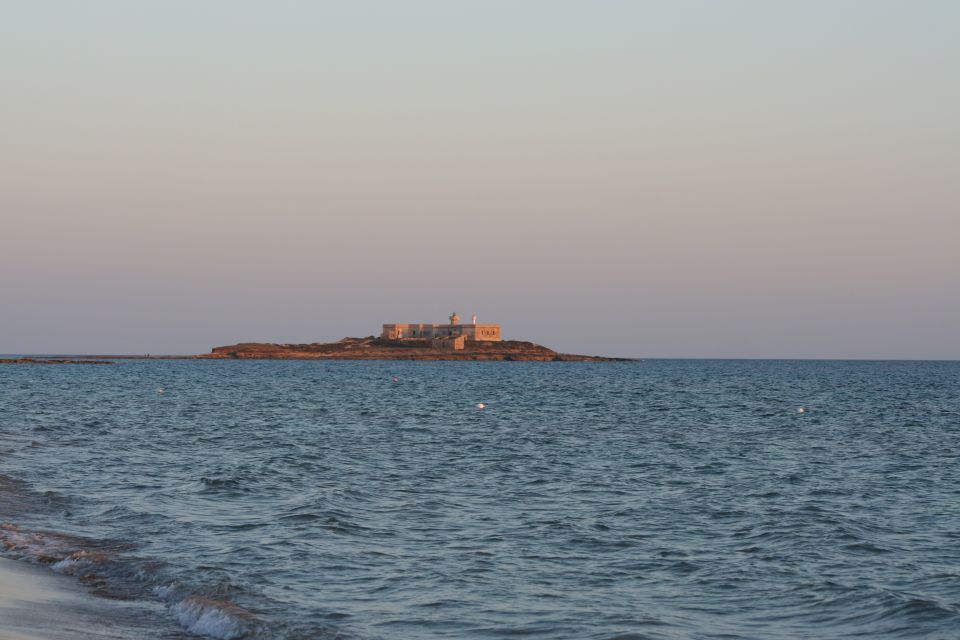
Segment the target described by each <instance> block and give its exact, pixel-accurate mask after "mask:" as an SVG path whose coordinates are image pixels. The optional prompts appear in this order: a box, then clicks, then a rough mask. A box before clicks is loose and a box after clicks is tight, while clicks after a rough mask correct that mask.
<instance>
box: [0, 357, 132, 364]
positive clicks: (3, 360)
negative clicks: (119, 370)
mask: <svg viewBox="0 0 960 640" xmlns="http://www.w3.org/2000/svg"><path fill="white" fill-rule="evenodd" d="M0 364H113V363H112V362H108V361H107V360H84V359H75V358H0Z"/></svg>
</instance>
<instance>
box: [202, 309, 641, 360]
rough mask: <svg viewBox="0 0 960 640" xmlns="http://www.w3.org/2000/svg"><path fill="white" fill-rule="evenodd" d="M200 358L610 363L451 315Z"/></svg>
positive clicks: (246, 346) (239, 347)
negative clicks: (370, 332) (375, 331)
mask: <svg viewBox="0 0 960 640" xmlns="http://www.w3.org/2000/svg"><path fill="white" fill-rule="evenodd" d="M197 357H199V358H211V359H216V358H232V359H271V360H506V361H536V362H615V361H626V360H629V358H605V357H600V356H584V355H574V354H567V353H558V352H556V351H554V350H553V349H549V348H547V347H544V346H541V345H539V344H534V343H533V342H525V341H519V340H503V339H502V338H501V333H500V325H498V324H479V323H478V322H477V317H476V316H473V322H472V323H469V324H460V317H459V316H458V315H457V314H456V313H453V314H451V316H450V322H449V324H425V323H419V324H384V325H383V331H382V333H381V334H380V336H379V337H376V336H368V337H366V338H344V339H342V340H340V341H339V342H329V343H310V344H273V343H263V342H243V343H240V344H235V345H231V346H226V347H216V348H214V349H213V350H212V351H211V352H210V353H208V354H204V355H201V356H197Z"/></svg>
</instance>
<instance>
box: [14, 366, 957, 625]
mask: <svg viewBox="0 0 960 640" xmlns="http://www.w3.org/2000/svg"><path fill="white" fill-rule="evenodd" d="M394 376H396V377H397V378H398V381H396V382H394V381H393V377H394ZM158 388H163V389H164V393H158V391H157V390H158ZM479 402H484V403H486V404H487V407H486V408H485V409H483V410H478V409H477V408H476V406H475V405H476V404H477V403H479ZM799 407H804V408H805V409H806V411H805V412H803V413H801V412H799V411H798V408H799ZM958 455H960V363H946V362H941V363H937V362H792V361H791V362H788V361H765V362H764V361H645V362H639V363H611V364H582V363H386V362H384V363H376V362H357V363H351V362H336V363H316V362H216V361H210V362H202V361H195V362H191V361H187V362H177V361H171V362H160V361H145V362H143V361H128V362H120V363H118V364H115V365H111V366H0V473H2V474H3V475H4V476H5V477H4V478H0V512H2V516H3V519H4V521H5V522H7V523H9V525H8V526H7V527H6V528H4V529H3V530H0V538H2V539H3V541H4V542H5V544H6V546H7V547H8V549H7V551H6V553H7V554H8V555H10V556H13V557H19V558H23V559H26V560H32V561H35V562H43V563H46V564H49V565H50V566H51V567H52V568H53V569H54V570H57V571H60V572H61V573H66V574H69V575H75V576H77V577H79V578H82V579H84V580H85V581H86V582H87V583H88V584H90V587H91V589H93V590H94V591H95V592H97V593H100V594H102V595H107V596H111V597H125V598H134V599H141V600H143V601H144V602H148V601H149V602H160V603H163V611H164V612H165V614H164V615H165V616H166V617H167V619H168V621H169V622H170V624H171V625H173V624H174V623H178V624H179V625H180V628H182V629H184V630H185V632H187V631H189V632H193V633H204V634H207V635H212V636H214V637H220V638H235V637H243V636H248V637H255V638H261V637H262V638H333V637H342V638H359V639H372V638H387V639H418V640H419V639H424V638H466V639H491V638H509V637H525V638H531V639H538V640H539V639H544V640H545V639H566V638H594V639H597V640H601V639H614V638H618V639H621V640H627V639H641V638H671V639H672V638H725V639H734V638H763V639H776V638H829V637H833V638H837V637H864V638H956V637H958V636H960V470H958ZM154 606H156V605H154ZM164 637H170V636H169V635H167V636H164Z"/></svg>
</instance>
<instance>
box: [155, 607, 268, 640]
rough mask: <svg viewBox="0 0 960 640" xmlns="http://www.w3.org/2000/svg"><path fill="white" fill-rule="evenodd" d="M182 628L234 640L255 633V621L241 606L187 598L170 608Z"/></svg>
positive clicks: (221, 638)
mask: <svg viewBox="0 0 960 640" xmlns="http://www.w3.org/2000/svg"><path fill="white" fill-rule="evenodd" d="M172 611H173V615H174V617H175V618H176V619H177V622H179V623H180V624H181V625H182V626H183V628H184V629H186V630H187V631H189V632H190V633H195V634H197V635H204V636H210V637H212V638H218V639H219V640H236V639H237V638H243V637H244V636H247V635H248V634H250V633H252V632H253V631H255V630H256V627H257V626H258V625H257V624H256V618H255V617H254V616H253V614H251V613H250V612H249V611H246V610H245V609H241V608H240V607H238V606H236V605H233V604H230V603H229V602H223V601H219V600H213V599H210V598H203V597H199V596H190V597H189V598H186V599H184V600H181V601H180V602H178V603H177V604H175V605H174V606H173V609H172Z"/></svg>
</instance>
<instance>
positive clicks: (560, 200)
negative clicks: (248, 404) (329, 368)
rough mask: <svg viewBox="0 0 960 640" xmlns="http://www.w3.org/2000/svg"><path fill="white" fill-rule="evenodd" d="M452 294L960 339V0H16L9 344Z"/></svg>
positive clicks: (581, 325)
mask: <svg viewBox="0 0 960 640" xmlns="http://www.w3.org/2000/svg"><path fill="white" fill-rule="evenodd" d="M452 310H457V311H459V312H460V313H461V315H464V316H468V315H469V314H470V313H473V312H474V311H477V312H478V313H479V314H480V318H481V320H482V321H488V322H501V323H502V324H503V327H504V334H505V337H507V338H515V339H531V340H535V341H537V342H541V343H543V344H546V345H548V346H552V347H554V348H557V349H560V350H563V351H569V352H585V353H600V354H611V355H628V356H651V357H653V356H665V357H670V356H676V357H803V358H814V357H842V358H960V2H956V1H955V0H943V1H938V0H909V1H908V0H904V1H889V0H861V1H853V0H846V1H845V0H821V1H817V0H808V1H796V0H792V1H779V2H778V1H774V0H754V1H737V0H726V1H724V2H717V1H714V0H710V1H707V0H704V1H699V2H697V1H692V0H670V1H667V0H662V1H660V2H642V1H629V2H628V1H624V2H614V1H602V0H601V1H594V2H563V1H558V0H550V1H532V0H528V1H517V0H511V1H509V2H507V1H490V0H486V1H483V2H480V1H476V2H465V1H457V0H436V1H432V2H427V1H414V0H406V1H404V2H392V1H390V2H388V1H386V0H384V1H381V2H364V1H357V0H351V1H350V2H312V1H306V0H304V1H301V2H292V1H275V0H274V1H271V2H240V1H237V0H230V1H220V2H217V1H212V0H208V1H204V2H197V1H195V0H190V1H171V0H163V1H159V0H158V1H154V2H147V1H144V2H130V1H129V0H116V1H113V2H107V1H96V0H90V1H85V2H73V1H63V2H52V1H45V0H31V1H29V2H15V1H12V0H11V1H2V0H0V353H148V352H149V353H196V352H202V351H206V350H208V349H209V348H210V347H213V346H216V345H222V344H230V343H233V342H237V341H242V340H257V341H283V342H306V341H327V340H334V339H339V338H340V337H342V336H344V335H368V334H371V333H375V332H378V331H379V326H380V324H381V323H382V322H394V321H396V322H414V321H442V320H443V319H444V318H445V316H446V315H447V314H448V313H449V312H450V311H452Z"/></svg>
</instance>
